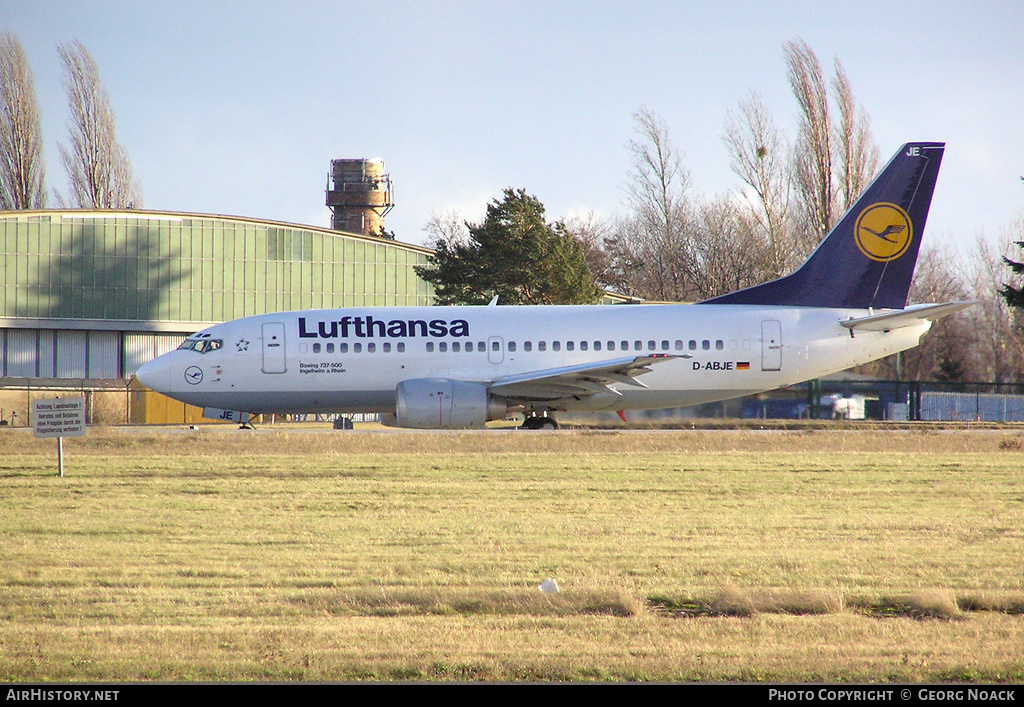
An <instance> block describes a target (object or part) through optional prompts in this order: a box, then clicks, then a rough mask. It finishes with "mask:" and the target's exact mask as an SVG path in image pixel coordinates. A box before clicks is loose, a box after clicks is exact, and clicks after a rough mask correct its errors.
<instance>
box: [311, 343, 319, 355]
mask: <svg viewBox="0 0 1024 707" xmlns="http://www.w3.org/2000/svg"><path fill="white" fill-rule="evenodd" d="M313 353H320V343H319V342H317V343H315V344H313Z"/></svg>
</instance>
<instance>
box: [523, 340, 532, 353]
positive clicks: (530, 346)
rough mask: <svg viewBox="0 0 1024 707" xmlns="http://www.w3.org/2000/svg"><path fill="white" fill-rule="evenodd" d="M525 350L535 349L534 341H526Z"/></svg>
mask: <svg viewBox="0 0 1024 707" xmlns="http://www.w3.org/2000/svg"><path fill="white" fill-rule="evenodd" d="M523 351H533V342H532V341H524V342H523Z"/></svg>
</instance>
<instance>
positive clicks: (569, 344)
mask: <svg viewBox="0 0 1024 707" xmlns="http://www.w3.org/2000/svg"><path fill="white" fill-rule="evenodd" d="M565 350H566V351H575V350H576V342H575V341H566V342H565Z"/></svg>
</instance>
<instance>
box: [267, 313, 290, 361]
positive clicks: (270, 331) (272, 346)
mask: <svg viewBox="0 0 1024 707" xmlns="http://www.w3.org/2000/svg"><path fill="white" fill-rule="evenodd" d="M286 370H287V362H286V361H285V346H284V324H283V323H282V322H267V323H266V324H264V325H263V372H264V373H284V372H285V371H286Z"/></svg>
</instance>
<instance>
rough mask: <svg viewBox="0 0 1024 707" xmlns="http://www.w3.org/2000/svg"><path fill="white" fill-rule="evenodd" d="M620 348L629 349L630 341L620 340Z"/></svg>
mask: <svg viewBox="0 0 1024 707" xmlns="http://www.w3.org/2000/svg"><path fill="white" fill-rule="evenodd" d="M619 349H621V350H622V351H629V342H628V341H620V342H619Z"/></svg>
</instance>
